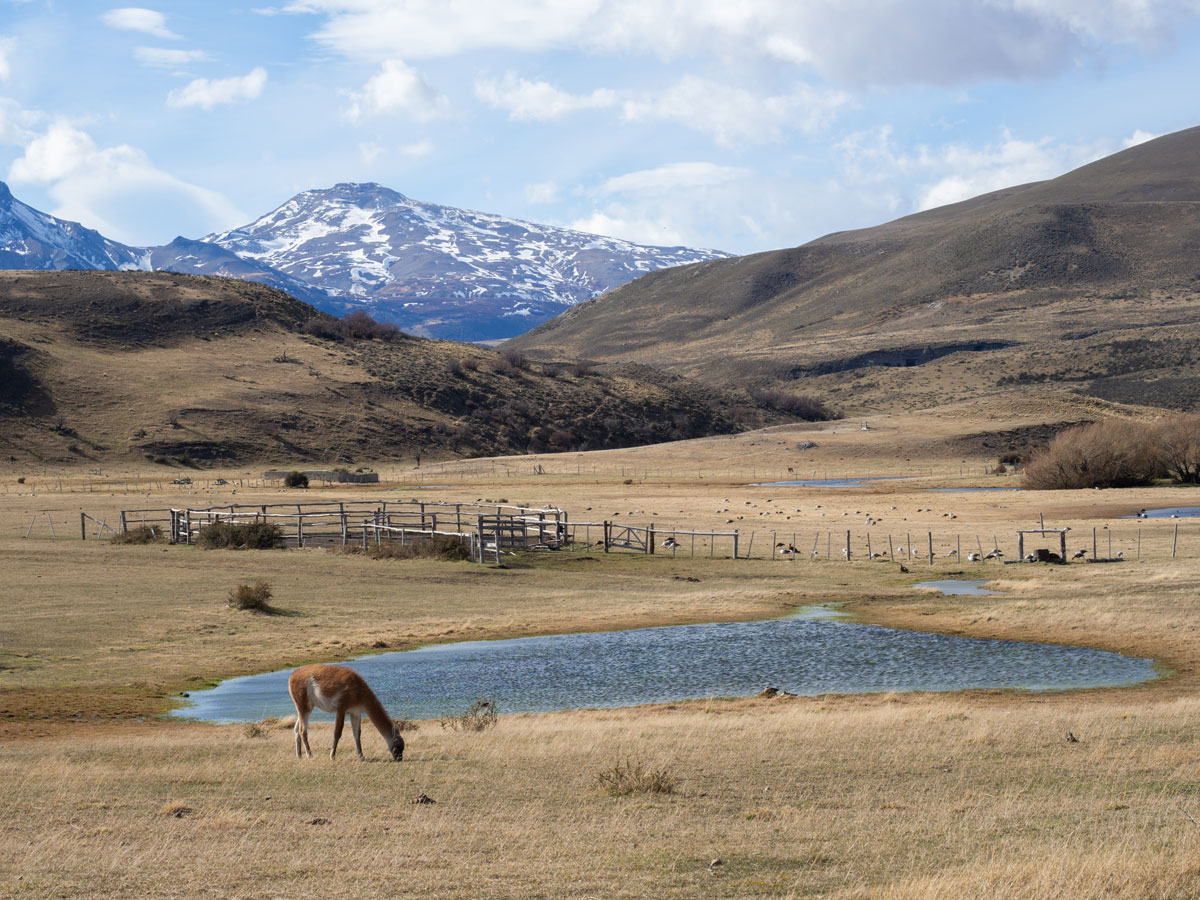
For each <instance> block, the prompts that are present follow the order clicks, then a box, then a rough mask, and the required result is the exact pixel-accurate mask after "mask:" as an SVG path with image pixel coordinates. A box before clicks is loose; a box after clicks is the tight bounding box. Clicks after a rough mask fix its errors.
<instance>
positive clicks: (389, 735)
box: [288, 665, 404, 762]
mask: <svg viewBox="0 0 1200 900" xmlns="http://www.w3.org/2000/svg"><path fill="white" fill-rule="evenodd" d="M288 693H290V694H291V695H292V702H293V703H295V704H296V755H297V756H299V757H301V758H303V756H304V753H307V754H308V756H309V757H310V758H311V757H312V750H311V749H310V748H309V746H308V717H309V716H310V715H311V714H312V711H313V707H319V708H320V709H323V710H325V712H331V713H334V714H335V715H336V716H337V721H336V722H335V723H334V726H333V748H332V749H331V750H330V751H329V758H330V759H333V758H334V757H335V755H336V754H337V745H338V741H339V740H340V739H341V737H342V725H343V724H344V723H345V720H346V717H347V716H349V717H350V730H351V731H352V732H353V733H354V747H355V749H356V750H358V758H359V759H362V758H363V752H362V739H361V734H360V731H361V727H362V717H363V716H364V715H365V716H367V717H368V718H370V720H371V724H372V725H374V726H375V728H376V730H377V731H378V732H379V733H380V734H381V735H383V739H384V740H385V741H386V742H387V747H388V750H389V751H390V752H391V754H392V759H394V760H396V761H397V762H399V761H400V760H401V759H403V758H404V738H403V737H401V736H400V729H399V728H397V727H396V725H395V723H393V722H392V720H391V718H390V717H389V716H388V714H387V711H386V710H385V709H384V708H383V704H382V703H380V702H379V698H378V697H376V696H375V692H374V691H372V690H371V689H370V688H369V687H368V686H367V683H366V682H365V681H363V678H362V676H361V675H359V674H358V673H357V672H355V671H354V670H353V669H348V668H346V667H345V666H326V665H311V666H301V667H300V668H299V669H297V670H296V671H295V672H293V673H292V676H291V677H290V678H289V679H288ZM302 743H303V747H304V751H303V753H302V752H301V749H300V748H301V744H302Z"/></svg>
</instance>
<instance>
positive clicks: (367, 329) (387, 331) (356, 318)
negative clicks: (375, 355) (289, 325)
mask: <svg viewBox="0 0 1200 900" xmlns="http://www.w3.org/2000/svg"><path fill="white" fill-rule="evenodd" d="M301 327H302V329H303V331H304V333H305V334H311V335H312V336H313V337H319V338H324V339H325V340H329V341H345V342H347V343H354V342H355V341H368V340H379V341H393V340H395V339H396V338H398V337H399V336H400V329H399V328H397V327H396V326H395V325H393V324H392V323H390V322H376V321H375V320H374V319H372V318H371V317H370V316H369V315H367V314H366V313H365V312H363V311H362V310H361V309H359V310H355V311H354V312H352V313H350V315H348V316H346V317H345V318H342V319H328V318H323V317H317V318H312V319H309V320H308V321H307V322H305V323H304V325H303V326H301Z"/></svg>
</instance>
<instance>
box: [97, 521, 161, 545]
mask: <svg viewBox="0 0 1200 900" xmlns="http://www.w3.org/2000/svg"><path fill="white" fill-rule="evenodd" d="M108 540H109V543H111V544H160V543H162V542H163V541H165V540H166V537H164V536H163V533H162V532H161V531H159V530H158V527H157V526H155V525H139V526H138V527H137V528H130V529H129V530H128V531H126V532H125V533H124V534H114V535H113V536H112V537H110V538H109V539H108Z"/></svg>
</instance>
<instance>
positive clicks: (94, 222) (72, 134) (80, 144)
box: [8, 121, 246, 244]
mask: <svg viewBox="0 0 1200 900" xmlns="http://www.w3.org/2000/svg"><path fill="white" fill-rule="evenodd" d="M8 178H9V180H10V181H12V182H13V183H15V184H41V185H49V193H50V196H51V197H53V199H54V200H55V202H56V203H57V204H58V206H57V207H56V208H55V209H54V210H53V211H52V212H53V214H54V215H56V216H59V217H60V218H64V219H69V220H71V221H75V222H82V223H83V224H84V225H86V226H88V227H89V228H95V229H97V230H98V231H100V232H101V233H103V234H104V235H105V236H106V237H111V238H114V239H116V240H119V241H124V242H126V243H135V244H136V243H145V242H153V241H154V240H156V239H161V238H160V237H157V236H151V235H148V234H146V233H145V232H144V231H142V229H143V228H144V227H145V226H144V225H143V221H144V219H145V218H146V215H147V211H148V210H152V209H154V208H155V207H158V208H160V209H167V210H169V211H170V217H171V219H172V220H173V222H175V223H177V224H178V225H180V226H184V225H186V224H188V223H190V224H192V225H194V226H196V229H195V230H196V233H200V234H204V233H207V232H208V231H215V230H218V229H220V228H228V227H230V226H232V225H235V224H237V223H238V222H243V221H245V220H246V216H245V215H244V214H243V213H242V212H241V211H240V210H238V209H237V207H235V206H234V205H233V204H232V203H230V202H229V201H228V200H227V199H226V198H225V197H224V196H222V195H221V194H219V193H217V192H216V191H211V190H208V189H206V188H202V187H198V186H197V185H194V184H189V183H188V182H186V181H183V180H181V179H179V178H176V177H175V176H173V175H170V174H168V173H166V172H164V171H162V170H161V169H158V168H156V167H155V166H154V165H153V164H152V163H151V162H150V161H149V159H147V157H146V155H145V154H144V153H143V152H142V151H141V150H138V149H137V148H135V147H131V146H129V145H128V144H120V145H117V146H114V147H99V146H97V145H96V143H95V141H93V140H92V138H91V136H90V135H88V134H86V133H85V132H83V131H80V130H79V129H77V128H75V127H74V126H73V125H71V124H70V123H67V122H63V121H58V122H55V123H53V124H52V125H51V126H50V127H49V128H48V129H47V130H46V131H45V133H43V134H40V135H38V136H37V137H35V138H33V139H32V140H31V141H29V143H28V144H27V146H26V147H25V153H24V155H23V156H21V157H20V158H18V159H16V160H15V161H14V162H13V164H12V166H11V167H10V168H9V172H8Z"/></svg>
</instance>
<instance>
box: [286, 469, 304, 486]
mask: <svg viewBox="0 0 1200 900" xmlns="http://www.w3.org/2000/svg"><path fill="white" fill-rule="evenodd" d="M283 486H284V487H290V488H306V487H308V476H307V475H305V474H304V473H303V472H301V471H300V470H299V469H296V470H294V471H292V472H288V473H287V474H286V475H284V476H283Z"/></svg>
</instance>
